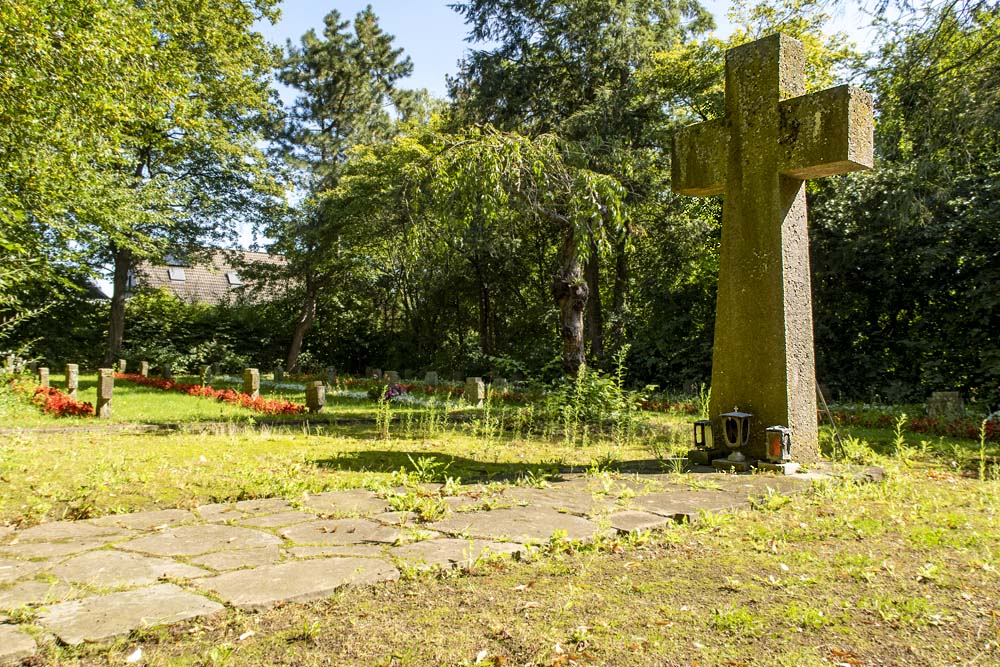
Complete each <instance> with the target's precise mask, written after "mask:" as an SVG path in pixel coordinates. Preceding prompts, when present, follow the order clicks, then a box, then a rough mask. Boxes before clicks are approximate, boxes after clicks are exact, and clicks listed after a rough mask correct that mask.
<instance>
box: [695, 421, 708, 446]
mask: <svg viewBox="0 0 1000 667" xmlns="http://www.w3.org/2000/svg"><path fill="white" fill-rule="evenodd" d="M694 446H695V449H711V448H712V422H711V421H710V420H708V419H699V420H698V421H696V422H695V423H694Z"/></svg>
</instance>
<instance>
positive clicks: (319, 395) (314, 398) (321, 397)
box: [306, 380, 326, 413]
mask: <svg viewBox="0 0 1000 667" xmlns="http://www.w3.org/2000/svg"><path fill="white" fill-rule="evenodd" d="M324 405H326V386H325V385H324V384H323V383H322V382H320V381H319V380H317V381H315V382H310V383H308V384H306V407H307V408H309V412H312V413H316V412H319V411H320V410H322V409H323V406H324Z"/></svg>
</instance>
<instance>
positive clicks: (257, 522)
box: [236, 511, 316, 528]
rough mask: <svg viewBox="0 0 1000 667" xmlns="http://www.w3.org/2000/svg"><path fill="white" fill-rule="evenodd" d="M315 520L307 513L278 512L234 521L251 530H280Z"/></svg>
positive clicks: (314, 516)
mask: <svg viewBox="0 0 1000 667" xmlns="http://www.w3.org/2000/svg"><path fill="white" fill-rule="evenodd" d="M315 519H316V515H315V514H310V513H309V512H297V511H291V512H279V513H278V514H264V515H262V516H254V517H248V518H246V519H239V520H237V521H236V523H238V524H239V525H241V526H249V527H252V528H282V527H284V526H291V525H293V524H296V523H304V522H306V521H313V520H315Z"/></svg>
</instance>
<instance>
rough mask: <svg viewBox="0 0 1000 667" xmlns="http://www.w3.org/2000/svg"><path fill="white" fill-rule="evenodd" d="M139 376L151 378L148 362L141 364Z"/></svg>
mask: <svg viewBox="0 0 1000 667" xmlns="http://www.w3.org/2000/svg"><path fill="white" fill-rule="evenodd" d="M139 375H141V376H142V377H144V378H145V377H149V362H148V361H142V362H139Z"/></svg>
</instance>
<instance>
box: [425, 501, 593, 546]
mask: <svg viewBox="0 0 1000 667" xmlns="http://www.w3.org/2000/svg"><path fill="white" fill-rule="evenodd" d="M427 527H428V528H430V529H432V530H437V531H440V532H443V533H449V534H452V535H470V536H472V537H480V538H484V539H510V540H513V541H515V542H527V541H545V540H548V539H549V538H550V537H551V536H552V535H553V534H554V533H555V532H556V531H566V535H567V537H568V538H569V539H571V540H585V539H588V538H591V537H593V536H595V535H597V534H598V533H599V532H600V527H599V526H598V525H597V524H596V523H594V522H593V521H590V520H588V519H583V518H581V517H578V516H574V515H572V514H563V513H561V512H557V511H555V510H554V509H551V508H548V507H511V508H509V509H499V510H492V511H489V512H468V513H463V514H455V515H452V516H451V517H449V518H447V519H444V520H443V521H438V522H435V523H432V524H430V525H428V526H427Z"/></svg>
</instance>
